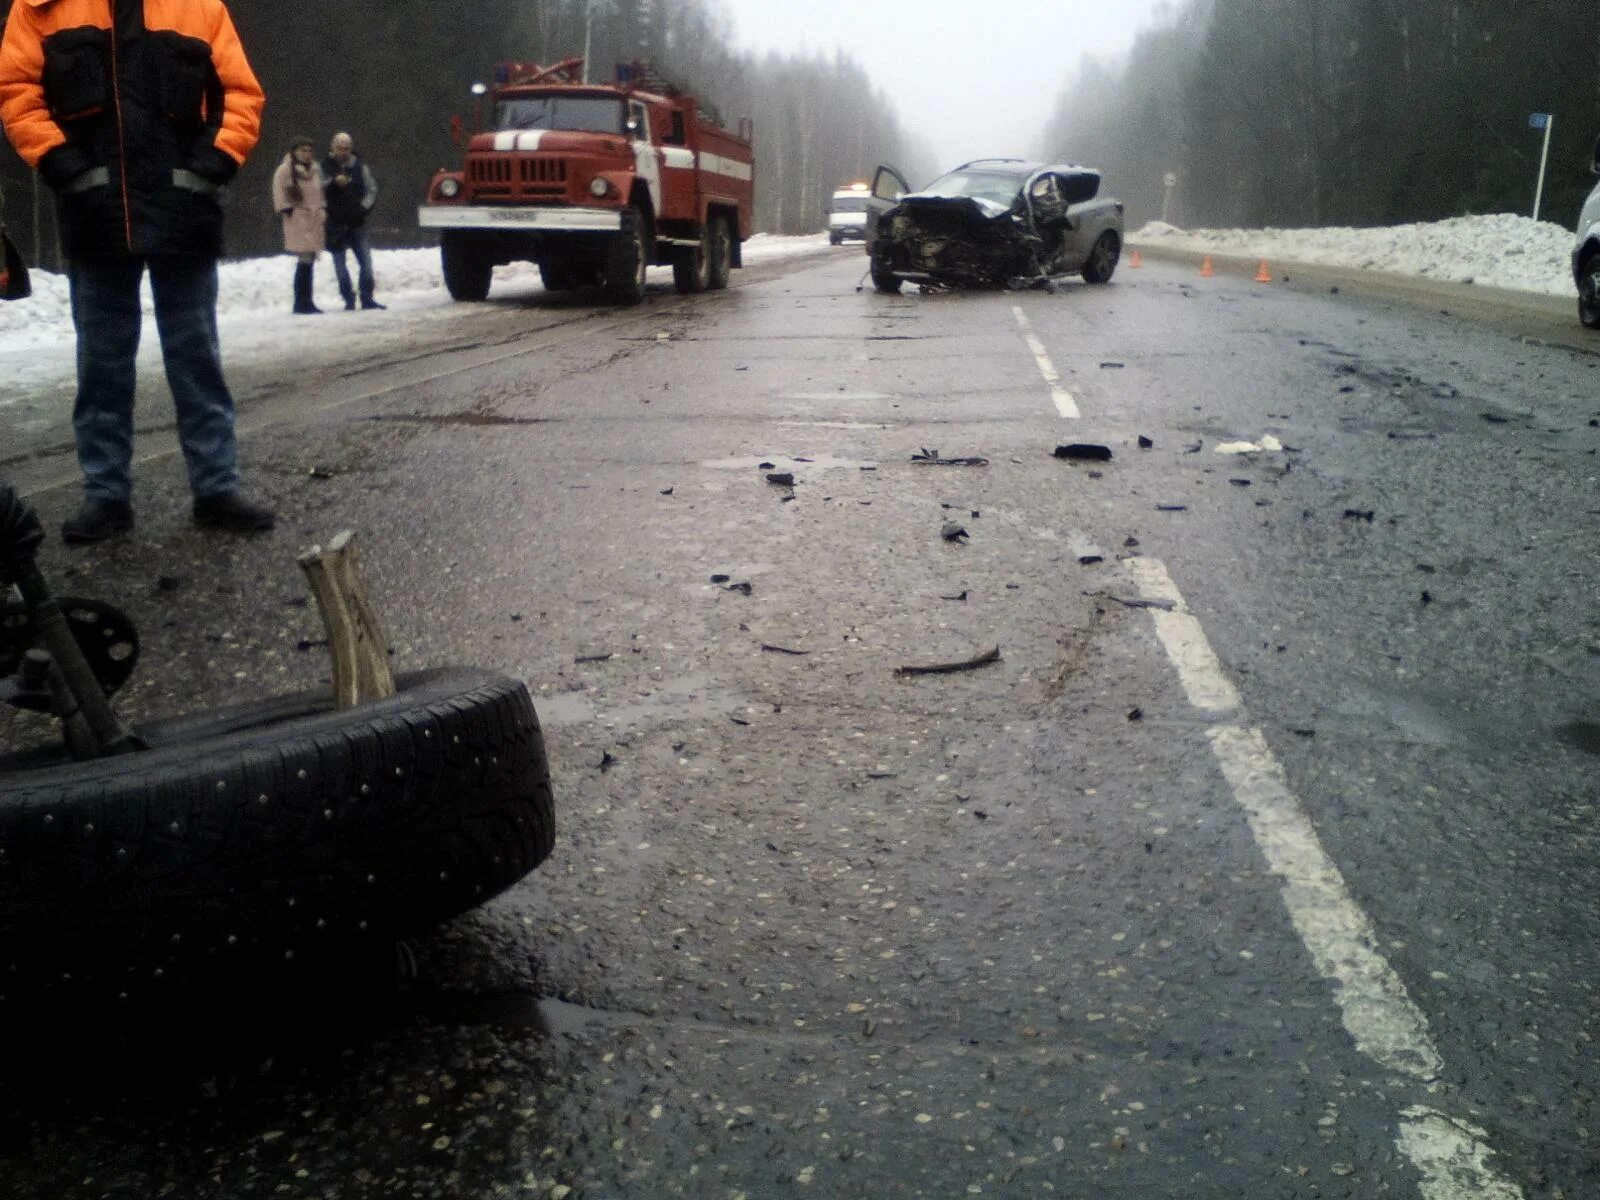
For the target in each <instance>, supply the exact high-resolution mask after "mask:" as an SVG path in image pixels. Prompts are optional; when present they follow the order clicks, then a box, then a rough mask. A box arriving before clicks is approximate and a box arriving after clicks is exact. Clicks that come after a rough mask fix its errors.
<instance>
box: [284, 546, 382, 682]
mask: <svg viewBox="0 0 1600 1200" xmlns="http://www.w3.org/2000/svg"><path fill="white" fill-rule="evenodd" d="M355 536H356V535H355V534H354V533H352V532H350V531H349V530H348V529H347V530H344V531H343V532H341V533H339V534H337V535H335V537H334V539H333V540H332V541H331V542H329V543H328V548H327V549H326V550H324V549H323V548H322V547H321V546H313V547H311V549H310V550H307V551H306V552H305V553H304V554H302V555H301V556H300V559H299V562H300V569H301V570H302V571H303V572H305V576H306V581H307V582H308V583H309V584H310V585H311V591H312V594H313V595H315V596H316V598H317V609H318V611H319V612H321V614H322V624H323V626H324V627H325V628H326V629H327V631H328V649H329V652H330V653H331V654H332V656H333V703H334V707H335V708H354V707H356V705H358V704H363V703H365V702H367V701H369V700H382V699H385V698H386V697H389V696H392V695H394V694H395V686H394V674H393V672H391V671H390V669H389V643H388V639H387V638H385V637H384V635H383V627H382V626H381V625H380V624H379V622H378V614H377V611H376V610H375V609H374V608H373V607H372V601H371V600H370V599H369V598H368V596H367V587H366V583H365V582H364V581H363V580H362V578H361V565H360V560H359V557H358V556H357V554H356V546H355Z"/></svg>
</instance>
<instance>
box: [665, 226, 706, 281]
mask: <svg viewBox="0 0 1600 1200" xmlns="http://www.w3.org/2000/svg"><path fill="white" fill-rule="evenodd" d="M672 284H673V286H674V287H676V288H677V289H678V292H679V293H680V294H681V295H684V296H692V295H694V294H695V293H696V292H703V291H705V290H706V288H708V287H710V286H711V227H710V225H709V224H708V225H706V226H705V227H703V228H702V229H701V230H700V244H699V245H697V246H674V247H673V248H672Z"/></svg>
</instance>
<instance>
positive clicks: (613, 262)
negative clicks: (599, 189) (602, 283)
mask: <svg viewBox="0 0 1600 1200" xmlns="http://www.w3.org/2000/svg"><path fill="white" fill-rule="evenodd" d="M649 265H650V247H649V242H648V239H647V223H646V221H645V218H644V215H643V214H642V213H640V212H639V210H638V209H636V208H625V209H623V210H622V229H621V231H620V232H619V233H618V234H617V236H616V237H614V238H612V239H611V245H610V246H608V247H607V248H606V266H605V276H606V292H607V294H608V295H610V297H611V300H612V302H613V303H616V304H628V305H631V304H638V303H639V301H641V300H643V299H644V281H645V271H646V269H647V268H648V267H649Z"/></svg>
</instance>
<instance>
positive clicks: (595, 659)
mask: <svg viewBox="0 0 1600 1200" xmlns="http://www.w3.org/2000/svg"><path fill="white" fill-rule="evenodd" d="M572 661H573V662H575V663H603V662H610V661H611V654H610V652H609V651H608V652H607V653H605V654H578V655H574V656H573V659H572Z"/></svg>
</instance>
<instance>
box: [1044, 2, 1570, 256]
mask: <svg viewBox="0 0 1600 1200" xmlns="http://www.w3.org/2000/svg"><path fill="white" fill-rule="evenodd" d="M1533 113H1550V114H1554V116H1555V124H1554V127H1553V134H1552V140H1551V146H1550V173H1549V180H1548V183H1547V185H1546V189H1545V194H1544V204H1543V213H1542V216H1543V217H1544V218H1545V219H1547V220H1553V221H1558V222H1561V223H1564V224H1565V223H1570V221H1571V220H1572V218H1573V217H1574V216H1575V215H1576V214H1577V211H1578V208H1579V205H1580V203H1581V201H1582V198H1583V196H1584V195H1585V194H1586V193H1587V192H1588V191H1589V189H1590V188H1591V187H1593V186H1594V179H1593V177H1592V176H1591V175H1590V173H1589V164H1590V161H1591V155H1592V152H1593V148H1594V139H1595V137H1596V135H1597V134H1600V19H1597V15H1596V8H1595V5H1594V4H1593V3H1591V2H1589V0H1521V2H1520V3H1516V4H1510V3H1501V2H1493V3H1490V2H1486V0H1182V2H1181V3H1176V4H1174V5H1173V6H1172V7H1171V8H1169V10H1168V12H1167V14H1166V16H1165V19H1163V20H1161V21H1159V22H1158V23H1157V25H1156V27H1155V28H1153V29H1150V30H1147V31H1145V32H1144V33H1142V34H1141V35H1140V36H1139V38H1138V39H1137V41H1136V42H1135V44H1134V46H1133V50H1132V52H1131V53H1130V54H1129V55H1128V56H1127V58H1126V60H1125V61H1123V62H1117V63H1108V62H1099V61H1095V60H1093V59H1089V60H1086V61H1084V62H1082V63H1081V65H1079V66H1078V68H1077V70H1076V71H1075V72H1074V75H1073V78H1072V80H1071V81H1070V83H1068V84H1067V86H1066V87H1065V88H1064V89H1063V91H1062V93H1061V96H1060V98H1059V100H1058V101H1057V103H1056V107H1055V115H1054V117H1053V118H1052V119H1051V121H1050V123H1049V125H1048V127H1047V129H1046V130H1045V132H1044V134H1043V135H1042V137H1041V138H1040V140H1039V144H1038V145H1037V147H1036V149H1037V151H1038V152H1039V153H1040V154H1041V155H1044V156H1047V157H1061V156H1064V157H1067V158H1071V159H1075V160H1077V161H1081V162H1086V163H1093V164H1095V165H1097V166H1099V167H1101V168H1102V169H1104V170H1105V172H1106V174H1107V178H1108V180H1110V181H1112V186H1113V187H1114V188H1115V189H1116V191H1117V194H1118V195H1119V196H1121V197H1122V198H1123V199H1124V200H1126V201H1127V202H1128V206H1129V217H1130V220H1129V227H1130V228H1135V227H1137V224H1138V223H1142V222H1143V221H1145V220H1147V219H1149V218H1151V217H1157V216H1159V215H1160V214H1161V211H1162V205H1163V201H1164V199H1165V197H1164V196H1163V194H1162V193H1163V179H1164V176H1165V175H1167V174H1168V173H1171V174H1173V175H1176V176H1177V181H1176V186H1175V188H1174V191H1173V195H1172V197H1171V201H1170V204H1171V208H1170V218H1171V220H1172V221H1173V222H1174V223H1175V224H1179V225H1185V226H1193V227H1201V226H1213V227H1216V226H1228V227H1235V226H1243V227H1250V228H1255V227H1261V226H1269V225H1271V226H1278V227H1286V228H1296V227H1305V226H1318V225H1389V224H1397V223H1402V222H1409V221H1431V220H1439V219H1442V218H1446V217H1453V216H1461V215H1465V214H1469V213H1488V212H1520V213H1524V214H1526V213H1528V212H1530V210H1531V207H1532V202H1533V198H1534V195H1533V194H1534V187H1535V180H1536V177H1537V175H1538V171H1539V158H1540V152H1541V149H1542V146H1543V134H1542V133H1541V132H1540V131H1538V130H1536V129H1533V128H1531V127H1530V125H1529V117H1530V116H1531V115H1532V114H1533ZM1569 227H1570V225H1569Z"/></svg>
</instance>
